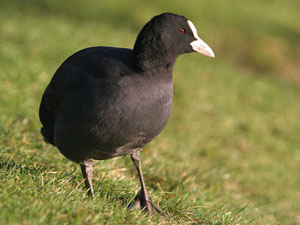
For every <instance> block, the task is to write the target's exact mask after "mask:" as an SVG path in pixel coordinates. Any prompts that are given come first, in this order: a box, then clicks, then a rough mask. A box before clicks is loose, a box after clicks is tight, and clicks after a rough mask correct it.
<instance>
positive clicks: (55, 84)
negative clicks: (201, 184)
mask: <svg viewBox="0 0 300 225" xmlns="http://www.w3.org/2000/svg"><path fill="white" fill-rule="evenodd" d="M193 51H196V52H199V53H202V54H203V55H206V56H209V57H214V53H213V51H212V50H211V48H210V47H209V46H208V45H207V44H206V43H205V42H203V41H202V40H201V39H200V38H199V37H198V34H197V31H196V28H195V26H194V25H193V23H192V22H191V21H190V20H187V19H186V18H185V17H183V16H180V15H176V14H172V13H163V14H160V15H158V16H155V17H153V18H152V19H151V20H150V21H149V22H148V23H147V24H146V25H145V26H144V27H143V29H142V30H141V31H140V33H139V34H138V37H137V39H136V42H135V44H134V48H133V49H127V48H114V47H90V48H86V49H83V50H81V51H78V52H76V53H75V54H73V55H72V56H70V57H69V58H68V59H66V60H65V61H64V62H63V64H62V65H61V66H60V67H59V68H58V69H57V71H56V73H55V74H54V76H53V78H52V80H51V81H50V83H49V85H48V87H47V88H46V90H45V92H44V94H43V97H42V101H41V105H40V110H39V116H40V120H41V123H42V125H43V127H42V128H41V133H42V135H43V136H44V138H45V141H47V142H49V143H51V144H52V145H54V146H56V147H57V148H58V149H59V151H60V152H61V153H62V154H63V155H64V156H65V157H67V158H68V159H70V160H72V161H74V162H76V163H79V164H80V166H81V170H82V174H83V177H84V179H85V185H86V187H87V188H88V191H89V194H91V195H92V196H94V191H93V186H92V171H93V167H92V166H93V162H92V159H96V160H104V159H110V158H114V157H119V156H124V155H128V154H130V155H131V159H132V161H133V163H134V165H135V166H136V168H137V171H138V175H139V178H140V183H141V192H140V193H139V195H138V196H137V197H136V200H137V202H138V203H139V204H140V207H141V208H143V209H145V210H146V211H148V212H149V213H150V214H151V213H152V212H153V208H155V209H156V210H157V211H158V212H161V210H160V209H159V208H158V207H157V206H156V205H155V204H154V203H153V202H152V200H151V198H150V197H149V195H148V192H147V191H146V187H145V183H144V179H143V175H142V170H141V159H140V150H141V149H142V148H143V147H144V146H145V145H146V144H148V143H149V142H150V141H151V140H152V139H153V138H155V137H156V136H157V135H158V134H159V133H160V132H161V131H162V129H163V128H164V126H165V125H166V123H167V121H168V118H169V115H170V112H171V107H172V98H173V81H172V70H173V67H174V64H175V60H176V58H177V57H178V56H179V55H181V54H183V53H189V52H193Z"/></svg>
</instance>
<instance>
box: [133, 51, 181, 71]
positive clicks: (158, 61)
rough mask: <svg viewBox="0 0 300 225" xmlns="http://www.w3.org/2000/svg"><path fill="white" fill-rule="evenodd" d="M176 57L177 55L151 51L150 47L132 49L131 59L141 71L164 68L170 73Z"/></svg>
mask: <svg viewBox="0 0 300 225" xmlns="http://www.w3.org/2000/svg"><path fill="white" fill-rule="evenodd" d="M176 59H177V56H172V55H168V54H164V53H160V52H159V51H153V49H152V48H144V49H142V50H141V49H139V51H136V49H134V51H133V60H134V62H135V65H136V66H137V69H138V70H141V71H152V70H164V71H166V72H170V73H172V71H173V68H174V65H175V62H176Z"/></svg>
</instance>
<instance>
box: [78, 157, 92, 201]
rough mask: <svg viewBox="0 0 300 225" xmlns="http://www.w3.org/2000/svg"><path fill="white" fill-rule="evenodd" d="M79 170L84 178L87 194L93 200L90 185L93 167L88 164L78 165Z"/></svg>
mask: <svg viewBox="0 0 300 225" xmlns="http://www.w3.org/2000/svg"><path fill="white" fill-rule="evenodd" d="M80 168H81V172H82V176H83V178H84V183H85V187H86V188H87V189H88V194H89V195H90V196H92V198H94V189H93V184H92V178H93V165H92V164H88V163H85V164H80Z"/></svg>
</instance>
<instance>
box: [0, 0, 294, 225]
mask: <svg viewBox="0 0 300 225" xmlns="http://www.w3.org/2000/svg"><path fill="white" fill-rule="evenodd" d="M298 6H299V3H298V1H296V0H288V1H287V2H286V1H285V2H282V1H279V0H274V1H263V2H262V1H259V0H253V1H251V2H248V3H243V2H237V1H233V0H226V1H223V2H214V1H212V2H207V1H201V2H199V1H196V0H191V1H186V2H184V4H182V1H179V0H174V1H172V4H171V3H164V2H162V1H157V0H153V1H150V2H141V1H136V0H129V1H119V0H111V1H105V2H101V3H99V2H98V1H96V0H91V1H88V3H87V2H86V1H79V0H76V1H72V2H71V1H70V2H64V3H62V2H61V1H58V0H55V1H50V0H49V1H48V0H42V1H37V0H36V1H34V0H29V1H26V3H25V2H23V1H21V0H18V1H17V0H16V1H8V0H4V1H2V2H1V3H0V39H1V41H0V140H1V142H0V179H1V184H0V187H1V192H0V209H1V210H0V224H263V225H265V224H288V225H289V224H299V223H300V214H299V212H300V191H299V190H300V175H299V174H300V173H299V171H300V149H299V146H300V136H299V134H300V121H299V115H300V102H299V95H300V88H299V87H300V74H299V71H300V64H299V60H300V42H299V39H300V24H299V23H296V22H295V21H299V19H300V18H299V12H298V8H297V7H298ZM164 11H172V12H176V13H180V14H183V15H185V16H187V17H188V18H190V19H191V20H192V21H193V22H194V24H195V25H196V27H197V28H198V32H199V35H200V37H202V38H203V39H204V40H205V41H207V43H208V44H209V45H210V46H211V47H212V48H213V49H214V51H215V53H216V56H217V58H216V59H215V60H211V59H208V58H205V57H203V56H200V55H197V54H196V53H195V54H190V55H184V56H181V57H180V58H179V59H178V60H177V64H176V66H175V69H174V81H175V96H174V107H173V111H172V116H171V118H170V121H169V123H168V125H167V127H166V129H165V130H164V131H163V133H162V134H161V135H160V136H159V137H158V138H157V139H155V140H154V141H153V142H152V143H151V144H149V145H148V146H147V147H146V148H145V149H144V150H143V152H142V159H143V170H144V173H145V180H146V184H147V186H148V188H149V190H150V192H151V196H152V198H153V199H154V200H155V202H157V203H159V205H160V207H161V208H162V209H163V210H164V211H165V212H167V213H168V215H169V218H168V219H162V218H160V217H159V216H158V215H154V216H146V215H143V214H142V213H141V212H138V211H127V210H126V206H127V205H128V204H129V202H130V201H131V200H132V199H133V198H134V196H135V194H136V193H137V192H138V189H139V186H138V179H137V175H136V171H135V168H134V166H133V165H132V163H131V161H130V159H129V157H125V158H119V159H113V160H108V161H100V162H97V164H96V166H95V172H94V185H95V194H96V198H95V199H94V200H91V199H90V198H88V197H87V196H86V193H85V190H84V188H83V181H82V178H81V174H80V169H79V168H78V165H75V164H74V163H72V162H70V161H68V160H67V159H65V158H64V157H63V156H62V155H61V154H60V153H59V152H58V151H57V149H55V148H54V147H52V146H50V145H48V144H45V143H44V142H43V141H42V138H41V135H40V133H39V129H40V123H39V119H38V106H39V103H40V99H41V95H42V93H43V90H44V89H45V87H46V85H47V84H48V82H49V80H50V79H51V77H52V75H53V73H54V72H55V70H56V68H57V67H58V66H59V65H60V63H61V62H62V61H63V60H64V59H65V58H66V57H68V56H69V55H71V54H72V53H73V52H75V51H77V50H79V49H81V48H85V47H88V46H95V45H107V46H123V47H131V46H132V45H133V42H134V40H135V37H136V35H137V32H138V31H139V29H140V28H141V27H142V26H143V24H144V23H145V22H146V21H148V20H149V19H150V18H151V17H152V16H153V15H155V14H158V13H161V12H164Z"/></svg>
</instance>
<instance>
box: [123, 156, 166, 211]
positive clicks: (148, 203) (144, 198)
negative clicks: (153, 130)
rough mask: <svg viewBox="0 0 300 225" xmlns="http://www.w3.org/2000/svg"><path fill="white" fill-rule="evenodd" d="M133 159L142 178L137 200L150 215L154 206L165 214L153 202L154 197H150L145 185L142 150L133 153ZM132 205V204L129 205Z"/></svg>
mask: <svg viewBox="0 0 300 225" xmlns="http://www.w3.org/2000/svg"><path fill="white" fill-rule="evenodd" d="M131 159H132V161H133V163H134V165H135V167H136V169H137V171H138V174H139V178H140V183H141V191H140V193H139V194H138V195H137V196H136V198H135V200H137V201H139V205H140V207H141V208H142V209H145V210H146V211H147V212H148V213H149V214H150V215H151V214H153V207H154V209H155V210H156V211H157V212H158V213H160V214H161V215H162V216H165V214H164V213H163V211H162V210H161V209H160V208H159V207H158V206H157V205H155V204H154V203H153V202H152V199H151V198H150V196H149V194H148V192H147V190H146V186H145V182H144V178H143V173H142V165H141V156H140V152H139V151H137V152H135V153H133V154H131ZM129 207H131V206H129Z"/></svg>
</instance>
